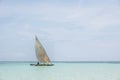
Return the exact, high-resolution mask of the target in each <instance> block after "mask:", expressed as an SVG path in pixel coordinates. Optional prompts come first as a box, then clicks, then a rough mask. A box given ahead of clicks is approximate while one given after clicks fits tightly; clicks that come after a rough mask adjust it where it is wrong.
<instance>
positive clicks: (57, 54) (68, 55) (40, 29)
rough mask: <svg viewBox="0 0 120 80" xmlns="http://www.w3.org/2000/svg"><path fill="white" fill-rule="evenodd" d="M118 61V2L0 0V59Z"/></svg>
mask: <svg viewBox="0 0 120 80" xmlns="http://www.w3.org/2000/svg"><path fill="white" fill-rule="evenodd" d="M35 35H37V37H38V38H39V40H40V41H41V43H42V44H43V46H44V48H45V50H46V52H47V54H48V56H49V57H50V58H51V60H54V61H55V60H59V61H63V60H65V61H120V0H0V61H4V60H7V61H8V60H22V61H24V60H27V61H35V60H36V55H35V50H34V36H35Z"/></svg>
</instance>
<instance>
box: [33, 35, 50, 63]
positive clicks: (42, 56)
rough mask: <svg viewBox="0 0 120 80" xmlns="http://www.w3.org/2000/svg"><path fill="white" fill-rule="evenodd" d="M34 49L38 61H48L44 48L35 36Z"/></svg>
mask: <svg viewBox="0 0 120 80" xmlns="http://www.w3.org/2000/svg"><path fill="white" fill-rule="evenodd" d="M35 51H36V57H37V59H38V62H39V63H45V64H49V63H50V59H49V57H48V56H47V54H46V51H45V49H44V48H43V46H42V44H41V43H40V41H39V40H38V38H37V37H35Z"/></svg>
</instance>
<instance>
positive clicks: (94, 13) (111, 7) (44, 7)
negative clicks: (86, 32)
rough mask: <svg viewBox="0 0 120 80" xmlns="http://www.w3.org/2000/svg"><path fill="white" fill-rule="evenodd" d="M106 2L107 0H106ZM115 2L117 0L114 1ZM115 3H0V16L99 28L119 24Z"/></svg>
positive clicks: (119, 17) (119, 16)
mask: <svg viewBox="0 0 120 80" xmlns="http://www.w3.org/2000/svg"><path fill="white" fill-rule="evenodd" d="M106 3H107V2H106ZM116 3H117V1H116ZM116 3H113V4H112V3H108V4H106V5H105V4H102V3H100V4H99V3H96V4H98V5H94V4H93V5H88V6H87V5H85V6H84V5H78V4H77V5H74V6H63V5H62V4H61V5H53V4H45V3H43V4H37V3H36V4H34V5H32V6H31V5H28V4H27V5H25V4H24V5H15V6H14V5H1V8H0V11H1V13H0V16H11V15H15V16H20V17H24V18H29V19H34V20H38V21H39V20H44V21H53V22H63V23H66V24H69V23H71V24H74V25H76V26H83V27H85V28H87V29H91V30H99V29H101V28H104V27H106V26H111V25H120V23H119V22H120V10H119V9H120V6H119V5H116Z"/></svg>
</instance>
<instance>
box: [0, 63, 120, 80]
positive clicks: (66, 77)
mask: <svg viewBox="0 0 120 80" xmlns="http://www.w3.org/2000/svg"><path fill="white" fill-rule="evenodd" d="M54 64H55V65H54V66H30V62H26V63H24V62H14V63H11V62H0V80H120V63H62V62H61V63H54Z"/></svg>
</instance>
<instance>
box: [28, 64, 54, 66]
mask: <svg viewBox="0 0 120 80" xmlns="http://www.w3.org/2000/svg"><path fill="white" fill-rule="evenodd" d="M30 65H31V66H53V65H54V64H30Z"/></svg>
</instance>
